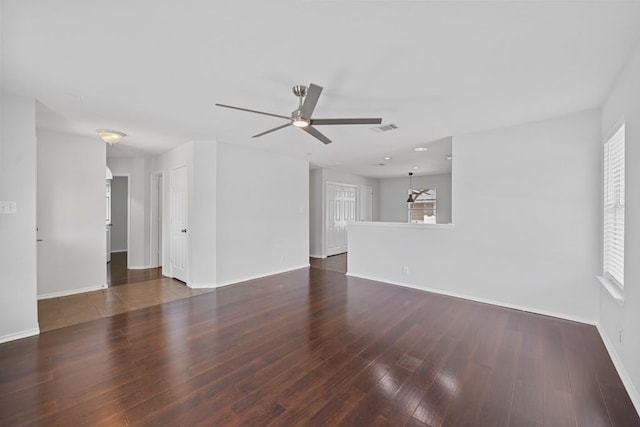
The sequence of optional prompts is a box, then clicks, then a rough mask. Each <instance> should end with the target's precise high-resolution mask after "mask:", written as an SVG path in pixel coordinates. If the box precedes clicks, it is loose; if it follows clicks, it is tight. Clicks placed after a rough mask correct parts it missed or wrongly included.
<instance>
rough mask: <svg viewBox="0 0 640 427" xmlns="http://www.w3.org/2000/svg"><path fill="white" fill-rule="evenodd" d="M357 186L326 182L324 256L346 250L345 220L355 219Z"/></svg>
mask: <svg viewBox="0 0 640 427" xmlns="http://www.w3.org/2000/svg"><path fill="white" fill-rule="evenodd" d="M357 193H358V187H357V186H355V185H350V184H340V183H334V182H327V184H326V204H325V207H326V215H325V242H326V256H332V255H337V254H341V253H345V252H347V222H348V221H355V220H356V212H357V211H358V203H357V200H358V199H357Z"/></svg>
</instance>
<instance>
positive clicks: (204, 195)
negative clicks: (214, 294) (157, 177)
mask: <svg viewBox="0 0 640 427" xmlns="http://www.w3.org/2000/svg"><path fill="white" fill-rule="evenodd" d="M217 151H218V144H216V143H215V142H208V141H196V142H194V143H193V170H192V173H191V176H192V182H191V187H192V188H191V190H190V191H191V193H192V199H191V206H189V243H190V245H191V257H190V267H189V268H190V272H191V277H190V283H189V286H191V287H213V286H215V285H216V281H217V278H216V274H217V271H218V270H217V252H216V248H217V246H216V239H217V234H216V232H217V230H216V224H217V221H216V218H217V215H218V213H217V210H216V207H217V206H218V205H217V182H218V179H219V178H218V166H217V164H216V163H217V156H218V153H217ZM167 200H169V199H167ZM225 226H226V225H225Z"/></svg>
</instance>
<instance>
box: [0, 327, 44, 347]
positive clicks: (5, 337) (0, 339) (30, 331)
mask: <svg viewBox="0 0 640 427" xmlns="http://www.w3.org/2000/svg"><path fill="white" fill-rule="evenodd" d="M39 334H40V328H33V329H27V330H26V331H21V332H15V333H13V334H9V335H3V336H1V337H0V344H2V343H5V342H9V341H15V340H19V339H21V338H27V337H32V336H34V335H39Z"/></svg>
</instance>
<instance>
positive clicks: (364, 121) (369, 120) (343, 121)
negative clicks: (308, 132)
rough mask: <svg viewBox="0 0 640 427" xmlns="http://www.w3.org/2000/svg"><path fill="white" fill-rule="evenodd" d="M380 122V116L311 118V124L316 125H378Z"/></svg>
mask: <svg viewBox="0 0 640 427" xmlns="http://www.w3.org/2000/svg"><path fill="white" fill-rule="evenodd" d="M380 123H382V119H380V118H376V119H374V118H362V119H312V120H311V124H312V125H314V126H316V125H318V126H319V125H379V124H380Z"/></svg>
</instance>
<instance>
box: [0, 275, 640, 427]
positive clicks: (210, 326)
mask: <svg viewBox="0 0 640 427" xmlns="http://www.w3.org/2000/svg"><path fill="white" fill-rule="evenodd" d="M0 424H1V425H3V426H18V425H29V424H36V425H45V426H49V425H61V426H75V425H81V426H88V425H91V426H93V425H127V424H140V425H206V426H218V425H243V426H254V425H282V426H289V425H318V426H326V425H345V426H369V425H376V426H383V425H410V426H424V425H429V426H436V425H447V426H506V425H511V426H518V427H520V426H543V425H544V426H576V425H579V426H608V425H613V426H637V425H640V419H639V418H638V415H637V414H636V412H635V410H634V408H633V405H632V403H631V401H630V399H629V397H628V395H627V393H626V392H625V389H624V388H623V385H622V383H621V382H620V379H619V377H618V375H617V373H616V371H615V369H614V367H613V365H612V363H611V361H610V359H609V357H608V355H607V353H606V350H605V348H604V345H603V344H602V341H601V340H600V338H599V336H598V334H597V332H596V329H595V328H594V327H593V326H588V325H583V324H579V323H573V322H568V321H564V320H559V319H554V318H550V317H544V316H538V315H533V314H528V313H524V312H520V311H515V310H509V309H504V308H499V307H495V306H491V305H485V304H480V303H475V302H471V301H465V300H460V299H456V298H451V297H446V296H441V295H435V294H431V293H427V292H421V291H417V290H412V289H407V288H402V287H397V286H392V285H386V284H382V283H378V282H372V281H367V280H362V279H355V278H349V277H346V276H345V275H344V274H340V273H337V272H334V271H331V270H323V269H319V268H309V269H302V270H296V271H293V272H289V273H284V274H279V275H276V276H271V277H267V278H263V279H259V280H253V281H249V282H245V283H243V284H238V285H234V286H228V287H224V288H220V289H218V290H217V291H216V292H212V293H208V294H203V295H199V296H196V297H192V298H188V299H183V300H179V301H173V302H170V303H166V304H162V305H158V306H154V307H149V308H145V309H141V310H136V311H132V312H128V313H123V314H118V315H116V316H113V317H109V318H105V319H98V320H94V321H91V322H87V323H83V324H79V325H74V326H69V327H66V328H62V329H58V330H54V331H50V332H45V333H42V334H41V335H40V336H38V337H32V338H26V339H23V340H19V341H14V342H10V343H6V344H2V345H0Z"/></svg>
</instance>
